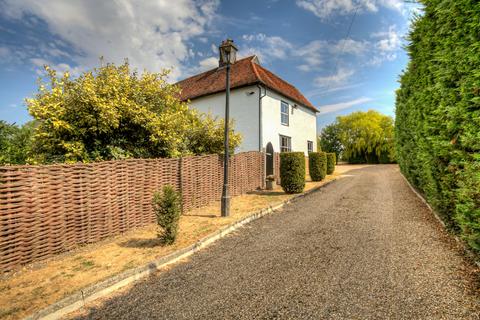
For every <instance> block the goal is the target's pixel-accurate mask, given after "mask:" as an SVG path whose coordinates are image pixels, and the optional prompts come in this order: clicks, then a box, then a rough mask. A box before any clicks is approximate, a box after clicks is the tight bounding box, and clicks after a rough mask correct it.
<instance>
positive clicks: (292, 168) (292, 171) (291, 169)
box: [280, 152, 305, 193]
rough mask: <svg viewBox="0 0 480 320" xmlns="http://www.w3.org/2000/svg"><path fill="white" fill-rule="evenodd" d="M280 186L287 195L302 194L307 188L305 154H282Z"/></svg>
mask: <svg viewBox="0 0 480 320" xmlns="http://www.w3.org/2000/svg"><path fill="white" fill-rule="evenodd" d="M280 184H281V186H282V188H283V191H285V192H286V193H300V192H302V191H303V189H304V188H305V155H304V153H303V152H282V153H280Z"/></svg>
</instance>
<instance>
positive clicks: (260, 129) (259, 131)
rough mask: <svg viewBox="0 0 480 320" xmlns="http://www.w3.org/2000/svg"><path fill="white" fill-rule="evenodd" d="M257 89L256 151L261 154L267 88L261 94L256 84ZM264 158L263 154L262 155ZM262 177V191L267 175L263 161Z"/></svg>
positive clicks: (259, 87) (260, 88) (265, 164)
mask: <svg viewBox="0 0 480 320" xmlns="http://www.w3.org/2000/svg"><path fill="white" fill-rule="evenodd" d="M257 87H258V150H259V151H260V152H263V127H262V98H263V97H265V96H266V95H267V88H264V90H265V91H264V93H263V94H262V86H261V85H259V84H257ZM264 157H265V154H264ZM263 173H264V174H263V177H262V189H264V188H265V184H266V180H267V177H266V173H267V162H266V161H263Z"/></svg>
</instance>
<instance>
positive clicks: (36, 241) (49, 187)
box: [0, 152, 265, 271]
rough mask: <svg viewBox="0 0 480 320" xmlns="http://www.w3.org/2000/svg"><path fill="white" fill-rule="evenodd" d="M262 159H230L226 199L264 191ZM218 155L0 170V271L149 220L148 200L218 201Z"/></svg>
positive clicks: (251, 155)
mask: <svg viewBox="0 0 480 320" xmlns="http://www.w3.org/2000/svg"><path fill="white" fill-rule="evenodd" d="M264 161H265V158H264V155H263V153H260V152H245V153H240V154H237V155H235V156H233V157H232V158H231V171H230V175H229V183H230V192H231V195H239V194H242V193H245V192H247V191H251V190H254V189H257V188H259V187H263V184H264V179H263V177H264ZM222 177H223V162H222V157H221V156H219V155H207V156H196V157H185V158H180V159H134V160H122V161H105V162H99V163H91V164H73V165H70V164H59V165H44V166H12V167H0V268H1V269H2V270H3V271H7V270H11V269H12V268H15V267H17V266H19V265H22V264H26V263H29V262H33V261H36V260H40V259H44V258H47V257H50V256H52V255H54V254H57V253H60V252H63V251H67V250H69V249H71V248H73V247H74V246H76V245H78V244H84V243H92V242H95V241H99V240H101V239H103V238H105V237H108V236H112V235H116V234H119V233H122V232H125V231H127V230H129V229H131V228H134V227H140V226H143V225H146V224H148V223H152V222H154V221H155V218H154V214H153V211H152V206H151V199H152V194H153V192H154V191H156V190H160V189H161V188H162V186H164V185H166V184H171V185H173V186H174V187H175V188H176V189H177V190H179V191H181V192H182V201H183V208H184V210H185V211H186V210H190V209H192V208H197V207H201V206H204V205H207V204H210V203H212V202H214V201H216V200H219V199H220V197H221V193H222V184H223V179H222Z"/></svg>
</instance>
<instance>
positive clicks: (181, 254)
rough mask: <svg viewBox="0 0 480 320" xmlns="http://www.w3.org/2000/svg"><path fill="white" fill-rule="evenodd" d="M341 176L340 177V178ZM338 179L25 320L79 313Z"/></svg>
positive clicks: (270, 207)
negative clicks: (95, 301)
mask: <svg viewBox="0 0 480 320" xmlns="http://www.w3.org/2000/svg"><path fill="white" fill-rule="evenodd" d="M340 176H341V175H340ZM340 176H337V177H334V178H333V179H332V180H330V181H327V182H325V183H324V184H322V185H319V186H316V187H313V188H312V189H310V190H307V191H305V192H303V193H300V194H297V195H295V196H293V197H292V198H290V199H287V200H284V201H282V202H280V203H278V204H276V205H274V206H269V207H267V208H263V209H260V210H257V211H254V212H252V213H251V214H250V215H248V216H247V217H245V218H243V219H240V220H238V221H236V222H233V223H231V224H229V225H227V226H225V227H223V228H221V229H220V230H217V231H215V232H213V233H212V234H210V235H208V236H206V237H204V238H202V239H200V240H198V241H197V242H195V243H194V244H192V245H190V246H188V247H186V248H183V249H180V250H177V251H175V252H173V253H171V254H169V255H166V256H164V257H161V258H159V259H156V260H154V261H152V262H150V263H148V264H146V265H144V266H141V267H137V268H134V269H131V270H127V271H125V272H122V273H120V274H118V275H115V276H112V277H110V278H107V279H105V280H103V281H100V282H98V283H96V284H93V285H91V286H88V287H86V288H84V289H82V290H79V291H78V292H76V293H73V294H71V295H70V296H68V297H66V298H63V299H62V300H60V301H58V302H55V303H53V304H51V305H50V306H48V307H46V308H45V309H43V310H40V311H38V312H36V313H34V314H33V315H31V316H28V317H26V318H25V320H37V319H42V320H55V319H60V318H61V317H63V316H65V315H67V314H69V313H72V312H74V311H77V310H79V309H80V308H82V307H85V306H86V303H88V302H92V301H94V300H96V299H99V298H102V297H105V296H107V295H109V294H110V293H112V292H114V291H116V290H118V289H121V288H123V287H125V286H127V285H129V284H131V283H133V282H135V281H137V280H140V279H141V278H144V277H145V276H148V275H150V274H152V273H154V272H156V271H157V270H159V269H161V268H163V267H166V266H168V265H170V264H173V263H175V262H177V261H179V260H181V259H184V258H186V257H189V256H191V255H192V254H194V253H195V252H197V251H199V250H201V249H202V248H205V247H207V246H208V245H210V244H212V243H213V242H215V241H217V240H219V239H221V238H223V237H224V236H226V235H227V234H229V233H231V232H233V231H235V230H237V229H239V228H240V227H242V226H244V225H246V224H248V223H250V222H252V221H255V220H257V219H260V218H262V217H263V216H265V215H267V214H271V213H274V212H276V211H277V210H279V209H281V208H283V207H284V206H285V205H286V204H289V203H291V202H292V201H295V200H297V199H299V198H303V197H305V196H306V195H309V194H311V193H313V192H316V191H318V190H319V189H321V188H323V187H325V186H327V185H329V184H330V183H332V182H334V181H336V180H338V179H339V177H340Z"/></svg>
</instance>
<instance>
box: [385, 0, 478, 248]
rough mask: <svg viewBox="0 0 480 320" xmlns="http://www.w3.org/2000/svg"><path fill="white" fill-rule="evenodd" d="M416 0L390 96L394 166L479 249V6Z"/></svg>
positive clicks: (461, 0)
mask: <svg viewBox="0 0 480 320" xmlns="http://www.w3.org/2000/svg"><path fill="white" fill-rule="evenodd" d="M420 2H421V3H422V5H423V13H422V14H421V15H418V16H417V17H416V18H415V19H414V21H413V23H412V28H411V30H410V33H409V35H408V41H409V44H408V45H407V47H406V49H407V52H408V55H409V57H410V61H409V64H408V67H407V69H406V70H405V72H404V73H403V74H402V75H401V77H400V89H399V90H398V91H397V96H396V106H395V109H396V117H395V137H396V151H397V158H398V163H399V165H400V169H401V171H402V173H403V174H404V175H405V177H406V178H407V179H408V180H409V181H410V182H411V183H412V184H413V185H415V186H416V188H418V189H419V190H420V191H421V192H422V193H423V194H424V195H425V197H426V199H427V201H428V202H429V203H430V204H431V205H432V206H433V207H434V208H435V209H436V211H437V212H438V213H439V214H440V215H441V216H442V218H443V220H444V221H445V222H446V223H447V225H449V226H450V227H451V228H452V229H453V230H456V231H457V232H460V234H461V235H462V236H463V237H464V239H466V241H467V242H468V243H469V244H470V246H471V247H472V248H475V249H476V250H478V251H480V201H479V199H480V175H479V170H480V129H479V128H480V72H479V70H480V40H479V36H478V35H479V34H480V23H479V21H480V2H479V1H477V0H457V1H449V0H421V1H420Z"/></svg>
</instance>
